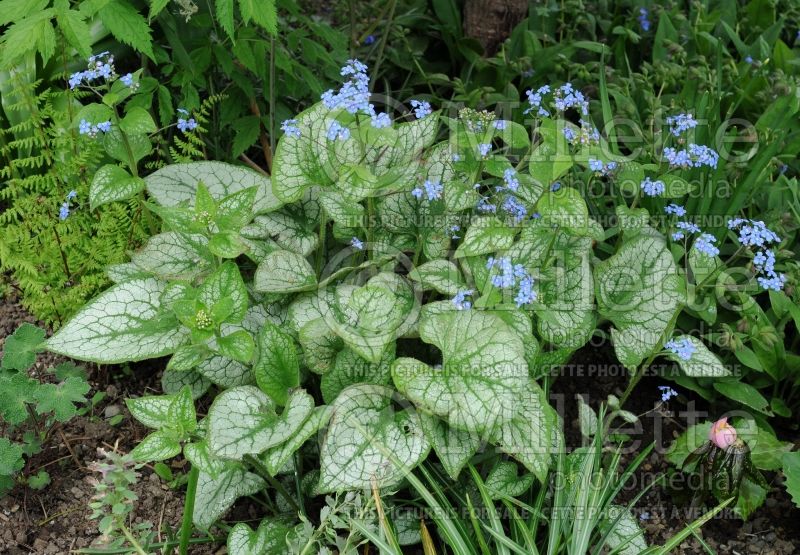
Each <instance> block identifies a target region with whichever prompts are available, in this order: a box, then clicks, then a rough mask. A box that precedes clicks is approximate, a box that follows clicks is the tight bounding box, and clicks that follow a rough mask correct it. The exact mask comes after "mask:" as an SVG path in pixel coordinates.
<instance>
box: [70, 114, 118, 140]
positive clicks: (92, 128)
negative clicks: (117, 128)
mask: <svg viewBox="0 0 800 555" xmlns="http://www.w3.org/2000/svg"><path fill="white" fill-rule="evenodd" d="M109 131H111V121H110V120H107V121H101V122H100V123H97V124H95V125H92V124H91V123H89V122H88V121H86V120H85V119H82V120H81V122H80V123H79V124H78V133H80V134H81V135H88V136H90V137H91V138H93V139H94V138H95V137H97V134H98V133H108V132H109Z"/></svg>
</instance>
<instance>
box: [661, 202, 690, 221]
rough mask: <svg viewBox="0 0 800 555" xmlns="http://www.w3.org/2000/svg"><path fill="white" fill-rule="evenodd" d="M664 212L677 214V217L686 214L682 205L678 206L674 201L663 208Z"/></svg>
mask: <svg viewBox="0 0 800 555" xmlns="http://www.w3.org/2000/svg"><path fill="white" fill-rule="evenodd" d="M664 212H666V213H667V214H672V215H674V216H678V217H679V218H680V217H683V216H685V215H686V209H685V208H684V207H683V206H680V205H678V204H675V203H672V204H670V205H669V206H667V207H666V208H664Z"/></svg>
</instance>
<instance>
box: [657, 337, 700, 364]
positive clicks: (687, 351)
mask: <svg viewBox="0 0 800 555" xmlns="http://www.w3.org/2000/svg"><path fill="white" fill-rule="evenodd" d="M664 348H665V349H667V350H668V351H671V352H672V353H674V354H676V355H678V358H680V359H681V360H689V359H691V358H692V355H693V354H694V351H695V346H694V345H693V344H692V342H691V341H689V340H688V339H687V338H685V337H684V338H683V339H681V340H680V341H676V340H674V339H670V340H669V341H667V343H666V344H665V345H664Z"/></svg>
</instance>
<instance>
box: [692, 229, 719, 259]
mask: <svg viewBox="0 0 800 555" xmlns="http://www.w3.org/2000/svg"><path fill="white" fill-rule="evenodd" d="M716 242H717V238H716V237H714V236H713V235H711V234H709V233H701V234H700V236H699V237H698V238H697V239H695V241H694V248H696V249H697V250H698V251H699V252H701V253H703V254H705V255H707V256H718V255H719V248H717V246H716V245H715V244H714V243H716Z"/></svg>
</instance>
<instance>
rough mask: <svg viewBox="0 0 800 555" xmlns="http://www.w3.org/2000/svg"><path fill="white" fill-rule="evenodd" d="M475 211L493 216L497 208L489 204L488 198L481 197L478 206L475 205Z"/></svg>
mask: <svg viewBox="0 0 800 555" xmlns="http://www.w3.org/2000/svg"><path fill="white" fill-rule="evenodd" d="M475 209H476V210H478V212H484V213H487V212H489V213H492V214H493V213H495V212H497V206H496V205H494V204H492V203H491V202H489V199H488V198H487V197H481V199H480V200H479V201H478V204H476V205H475Z"/></svg>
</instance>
